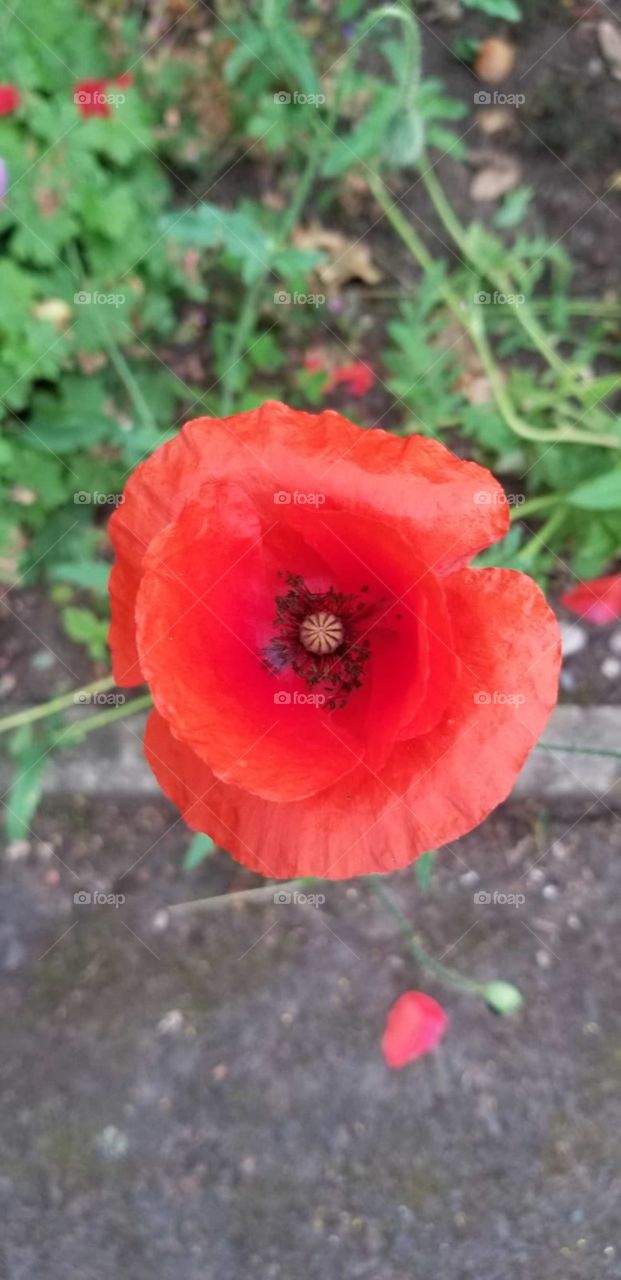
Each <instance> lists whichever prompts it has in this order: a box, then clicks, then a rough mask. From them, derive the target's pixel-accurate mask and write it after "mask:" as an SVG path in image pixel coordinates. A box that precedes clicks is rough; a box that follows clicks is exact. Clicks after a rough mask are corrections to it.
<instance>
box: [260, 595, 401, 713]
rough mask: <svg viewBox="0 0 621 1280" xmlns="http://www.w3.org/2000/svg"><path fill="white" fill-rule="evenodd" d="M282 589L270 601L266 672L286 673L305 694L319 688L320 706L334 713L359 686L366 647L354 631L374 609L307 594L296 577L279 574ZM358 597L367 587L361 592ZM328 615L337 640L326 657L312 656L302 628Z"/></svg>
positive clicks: (350, 598) (352, 600)
mask: <svg viewBox="0 0 621 1280" xmlns="http://www.w3.org/2000/svg"><path fill="white" fill-rule="evenodd" d="M280 576H281V577H284V578H285V580H286V583H287V588H288V589H287V591H286V592H285V594H284V595H281V596H277V597H276V617H275V618H274V624H273V625H274V627H275V628H276V635H275V636H274V637H273V639H272V640H271V641H270V644H269V646H268V649H267V651H266V652H265V654H264V662H265V665H266V666H267V668H268V670H269V671H271V672H272V674H274V675H276V674H277V673H278V672H280V671H282V670H283V668H284V667H287V666H289V667H291V668H292V670H293V671H295V673H296V675H299V676H301V677H302V679H303V680H305V681H306V683H307V684H308V685H309V686H310V687H311V688H316V687H317V686H319V688H320V689H321V691H322V692H323V693H324V694H325V696H326V699H327V701H326V706H327V707H328V708H329V709H330V710H331V711H335V710H336V708H337V707H344V706H345V704H346V702H347V699H348V698H349V695H350V694H351V693H352V692H353V690H354V689H359V688H360V687H361V685H362V676H363V671H364V666H365V663H366V662H367V661H368V658H369V654H370V647H369V643H368V640H367V639H366V638H364V636H363V638H362V639H360V640H359V639H358V638H357V637H358V634H359V629H360V628H362V629H363V630H364V626H363V624H364V623H366V622H367V620H368V619H369V618H370V617H372V616H373V614H374V612H375V610H376V608H377V606H372V605H369V604H368V603H367V602H366V601H363V600H359V599H358V597H357V596H356V595H353V594H350V595H347V594H346V593H345V592H343V591H336V590H335V588H334V587H330V588H329V590H328V591H320V592H316V591H309V590H308V588H307V586H306V584H305V582H304V579H303V578H302V577H301V576H300V575H299V574H294V573H288V574H286V575H285V574H281V575H280ZM360 591H361V593H364V592H367V591H368V587H361V588H360ZM321 614H326V615H333V617H334V619H338V620H339V622H340V623H341V624H342V629H343V639H342V641H341V643H340V644H339V645H338V647H337V648H335V649H334V651H333V652H331V653H313V652H312V651H310V650H309V649H308V648H307V647H305V645H304V643H303V642H302V639H301V635H300V632H301V629H302V636H303V635H304V630H303V626H302V624H303V623H305V622H307V620H308V619H309V618H313V617H314V616H316V615H321Z"/></svg>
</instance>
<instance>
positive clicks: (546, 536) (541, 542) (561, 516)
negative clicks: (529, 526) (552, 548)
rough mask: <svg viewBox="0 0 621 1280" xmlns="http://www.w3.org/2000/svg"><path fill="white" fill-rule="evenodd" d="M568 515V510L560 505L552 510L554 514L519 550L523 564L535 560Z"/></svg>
mask: <svg viewBox="0 0 621 1280" xmlns="http://www.w3.org/2000/svg"><path fill="white" fill-rule="evenodd" d="M566 516H567V512H566V511H561V510H560V509H559V508H558V507H557V509H556V511H553V512H552V515H551V516H550V517H549V519H548V520H546V522H545V524H543V525H542V526H541V528H540V529H539V530H538V531H537V533H535V534H534V535H533V537H532V538H531V539H530V541H529V542H527V544H526V546H525V547H523V548H522V550H521V551H520V552H519V558H520V564H521V565H523V564H525V563H526V564H529V563H530V562H531V561H532V560H534V558H535V556H536V555H537V553H538V552H539V551H540V550H541V548H542V547H545V546H546V545H548V543H549V542H550V539H551V538H552V537H553V536H554V534H555V533H557V532H558V530H559V529H560V527H561V525H562V524H563V522H564V520H565V518H566Z"/></svg>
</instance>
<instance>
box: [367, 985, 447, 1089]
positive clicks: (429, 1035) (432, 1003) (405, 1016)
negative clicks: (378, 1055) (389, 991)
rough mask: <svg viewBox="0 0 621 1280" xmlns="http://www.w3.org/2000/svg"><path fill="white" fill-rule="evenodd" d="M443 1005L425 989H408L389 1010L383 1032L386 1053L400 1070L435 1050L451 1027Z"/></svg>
mask: <svg viewBox="0 0 621 1280" xmlns="http://www.w3.org/2000/svg"><path fill="white" fill-rule="evenodd" d="M448 1022H449V1020H448V1015H447V1014H446V1013H445V1011H444V1009H443V1008H442V1005H440V1004H438V1001H437V1000H434V999H433V997H432V996H428V995H426V993H425V992H424V991H405V992H404V993H403V995H402V996H399V999H398V1000H396V1001H395V1003H394V1004H393V1006H392V1008H391V1009H390V1011H389V1013H388V1018H387V1020H386V1027H385V1029H384V1034H383V1036H382V1053H383V1055H384V1058H385V1060H386V1062H387V1064H388V1066H389V1067H393V1068H394V1069H396V1070H398V1069H399V1068H401V1067H406V1066H407V1065H408V1063H409V1062H414V1061H416V1059H417V1058H422V1057H423V1056H424V1055H425V1054H426V1053H431V1052H432V1050H433V1049H435V1048H436V1045H438V1044H439V1042H440V1040H441V1039H442V1037H443V1035H444V1033H445V1031H446V1029H447V1027H448Z"/></svg>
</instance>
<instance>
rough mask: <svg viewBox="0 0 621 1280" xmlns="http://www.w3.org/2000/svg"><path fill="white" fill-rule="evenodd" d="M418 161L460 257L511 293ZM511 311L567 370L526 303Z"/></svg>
mask: <svg viewBox="0 0 621 1280" xmlns="http://www.w3.org/2000/svg"><path fill="white" fill-rule="evenodd" d="M422 162H423V164H425V165H427V168H426V169H425V170H424V171H423V173H422V174H421V178H422V182H423V186H424V187H425V188H426V191H427V194H428V195H429V198H430V199H431V202H432V204H433V206H434V208H435V210H436V213H437V214H438V216H439V218H440V219H441V221H442V223H443V225H444V227H445V228H446V230H447V231H448V233H449V235H450V236H451V237H452V239H453V240H454V242H455V244H456V245H457V248H458V249H459V251H460V253H461V255H462V257H463V258H464V259H466V260H467V261H470V262H471V263H472V265H473V267H474V269H475V270H476V271H477V272H478V273H479V275H482V276H483V277H485V278H486V279H487V280H489V281H490V283H491V284H493V285H494V286H495V288H496V289H498V291H499V292H500V293H514V292H515V286H514V284H513V282H512V280H511V277H510V276H509V275H508V274H506V273H505V272H504V271H498V270H496V268H495V267H492V266H490V265H489V264H487V263H485V262H481V261H479V260H478V259H477V258H475V257H474V255H473V253H472V251H471V249H470V246H469V244H468V239H467V236H466V233H465V231H464V228H463V227H462V225H461V223H460V221H459V219H458V218H457V217H456V215H455V213H454V211H453V209H452V207H451V205H450V204H449V201H448V200H447V198H446V196H445V194H444V191H443V189H442V187H441V185H440V183H439V182H438V179H437V177H436V174H435V172H434V170H433V167H432V166H431V165H430V164H429V160H428V158H427V157H426V156H423V161H422ZM515 312H516V319H517V320H518V322H519V323H520V324H521V326H522V328H523V329H524V331H525V332H526V333H527V334H528V336H529V338H530V339H531V342H532V343H533V344H534V346H535V347H536V348H537V350H538V352H539V354H540V355H541V356H543V359H544V360H546V361H547V363H548V364H549V365H550V367H551V368H552V369H554V370H555V372H556V373H564V374H567V365H566V362H565V361H564V360H562V359H561V357H560V356H559V355H558V353H557V352H556V351H555V350H554V347H553V346H552V339H551V338H549V337H548V335H547V334H546V333H545V331H544V330H543V329H542V327H541V325H540V324H539V322H538V320H537V319H536V317H535V316H534V315H533V314H532V312H531V311H530V307H529V304H528V303H526V302H523V303H520V305H519V306H518V307H516V308H515Z"/></svg>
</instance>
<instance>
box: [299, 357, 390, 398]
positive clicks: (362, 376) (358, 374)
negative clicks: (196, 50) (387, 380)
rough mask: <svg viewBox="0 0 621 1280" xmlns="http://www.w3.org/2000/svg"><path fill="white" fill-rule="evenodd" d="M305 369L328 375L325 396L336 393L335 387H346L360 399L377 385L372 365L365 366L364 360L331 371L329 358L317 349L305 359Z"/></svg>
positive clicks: (324, 389) (352, 394) (324, 390)
mask: <svg viewBox="0 0 621 1280" xmlns="http://www.w3.org/2000/svg"><path fill="white" fill-rule="evenodd" d="M304 368H305V369H308V370H309V372H310V373H317V372H319V371H320V370H324V371H325V372H326V374H327V380H326V383H325V386H324V387H323V394H324V395H327V394H328V392H330V391H334V388H335V387H345V390H346V391H348V392H349V394H350V395H351V396H355V397H356V398H359V397H360V396H366V394H367V391H370V390H371V387H372V386H374V385H375V374H374V372H373V370H372V368H371V366H370V365H368V364H365V363H364V362H363V361H362V360H352V362H351V364H344V365H341V366H340V368H336V369H330V368H329V365H328V360H327V357H326V355H325V353H324V351H323V350H322V349H321V348H320V349H316V350H315V351H310V352H309V353H308V355H307V356H306V357H305V359H304Z"/></svg>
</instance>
